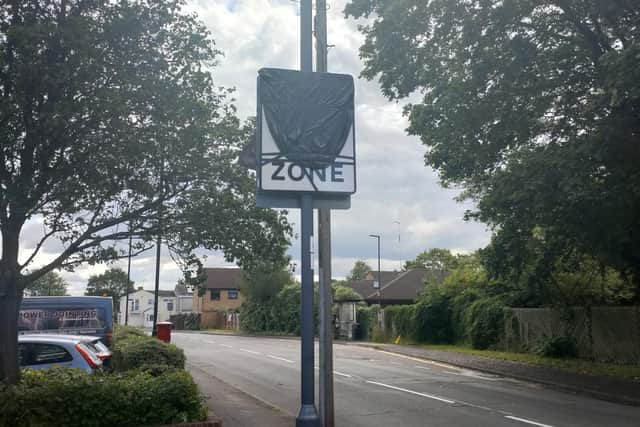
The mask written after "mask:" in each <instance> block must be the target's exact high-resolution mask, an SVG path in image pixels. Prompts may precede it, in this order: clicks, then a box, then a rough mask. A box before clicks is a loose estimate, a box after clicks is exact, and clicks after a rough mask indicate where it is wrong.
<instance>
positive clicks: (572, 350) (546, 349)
mask: <svg viewBox="0 0 640 427" xmlns="http://www.w3.org/2000/svg"><path fill="white" fill-rule="evenodd" d="M536 354H537V355H538V356H544V357H577V356H578V346H577V345H576V341H575V340H574V339H573V338H572V337H567V336H559V337H551V338H547V339H545V340H543V341H542V342H541V343H540V345H539V346H538V347H537V348H536Z"/></svg>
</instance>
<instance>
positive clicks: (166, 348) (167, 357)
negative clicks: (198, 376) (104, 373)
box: [111, 335, 185, 372]
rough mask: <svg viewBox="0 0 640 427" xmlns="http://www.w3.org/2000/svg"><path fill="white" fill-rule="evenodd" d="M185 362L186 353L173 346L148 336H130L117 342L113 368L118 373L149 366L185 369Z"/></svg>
mask: <svg viewBox="0 0 640 427" xmlns="http://www.w3.org/2000/svg"><path fill="white" fill-rule="evenodd" d="M184 362H185V356H184V352H183V351H182V349H181V348H178V347H176V346H175V345H173V344H167V343H165V342H162V341H160V340H158V339H156V338H152V337H148V336H134V335H129V336H128V338H126V339H119V340H118V341H116V342H115V345H114V347H113V356H112V358H111V367H112V368H113V370H114V371H116V372H124V371H129V370H132V369H140V368H144V367H145V366H147V365H167V366H169V367H173V368H178V369H184Z"/></svg>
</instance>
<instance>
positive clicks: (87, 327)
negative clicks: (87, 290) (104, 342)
mask: <svg viewBox="0 0 640 427" xmlns="http://www.w3.org/2000/svg"><path fill="white" fill-rule="evenodd" d="M107 327H108V325H107V321H106V313H105V309H104V308H101V307H95V308H87V307H67V308H33V309H21V310H20V315H19V317H18V330H19V331H30V332H41V333H64V334H75V333H78V334H85V335H86V334H91V333H101V332H103V331H104V330H105V329H106V328H107Z"/></svg>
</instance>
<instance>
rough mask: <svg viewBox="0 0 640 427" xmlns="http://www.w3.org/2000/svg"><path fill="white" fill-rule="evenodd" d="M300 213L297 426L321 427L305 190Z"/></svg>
mask: <svg viewBox="0 0 640 427" xmlns="http://www.w3.org/2000/svg"><path fill="white" fill-rule="evenodd" d="M312 20H313V13H312V0H302V1H301V2H300V70H301V71H313V56H312V55H313V47H312ZM300 208H301V209H300V215H301V223H302V224H301V230H300V231H301V233H300V234H301V238H300V243H301V246H302V248H301V262H302V292H301V294H300V305H301V307H300V308H301V323H302V328H301V334H300V335H301V354H302V363H301V365H302V366H301V387H300V388H301V400H302V404H301V406H300V411H299V412H298V416H297V417H296V427H307V426H308V427H319V426H320V418H319V416H318V411H317V410H316V405H315V385H314V375H315V373H314V368H313V359H314V354H313V352H314V349H313V347H314V345H313V329H314V328H313V269H312V267H311V235H312V234H313V197H312V196H311V195H310V194H308V193H305V194H303V195H302V196H301V197H300Z"/></svg>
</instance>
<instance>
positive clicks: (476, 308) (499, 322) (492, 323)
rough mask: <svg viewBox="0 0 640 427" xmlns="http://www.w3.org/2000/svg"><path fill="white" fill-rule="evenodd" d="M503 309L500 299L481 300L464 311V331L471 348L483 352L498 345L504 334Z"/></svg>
mask: <svg viewBox="0 0 640 427" xmlns="http://www.w3.org/2000/svg"><path fill="white" fill-rule="evenodd" d="M504 307H505V305H504V302H503V301H502V299H501V298H483V299H480V300H477V301H475V302H473V303H472V304H471V305H470V306H469V307H468V308H467V309H466V312H465V324H466V328H465V329H466V330H467V333H468V334H469V340H470V342H471V346H472V347H473V348H475V349H479V350H484V349H487V348H489V347H493V346H495V345H496V344H498V342H499V341H500V338H501V337H502V334H503V332H504V317H505V315H504Z"/></svg>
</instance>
